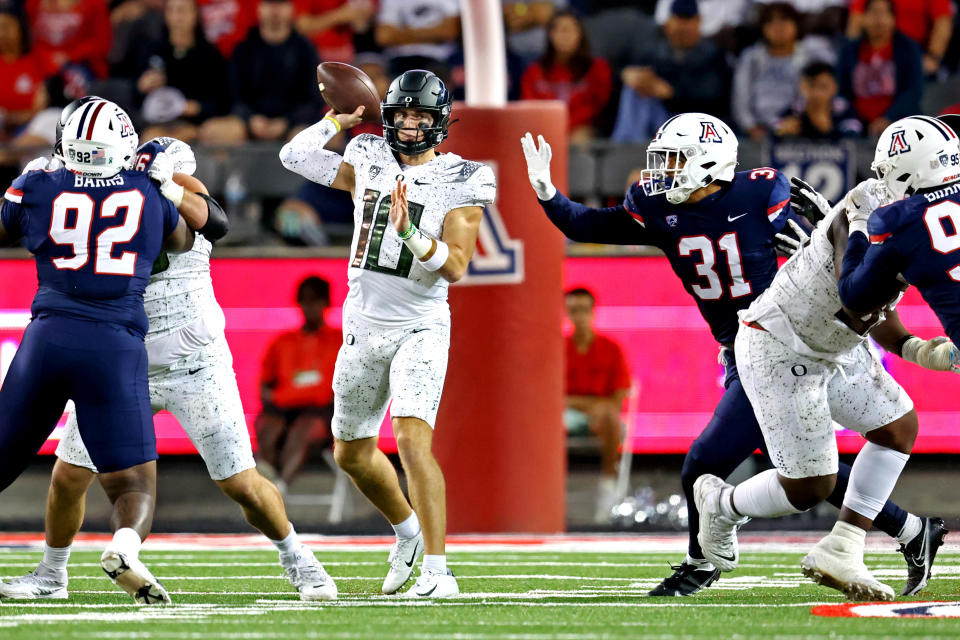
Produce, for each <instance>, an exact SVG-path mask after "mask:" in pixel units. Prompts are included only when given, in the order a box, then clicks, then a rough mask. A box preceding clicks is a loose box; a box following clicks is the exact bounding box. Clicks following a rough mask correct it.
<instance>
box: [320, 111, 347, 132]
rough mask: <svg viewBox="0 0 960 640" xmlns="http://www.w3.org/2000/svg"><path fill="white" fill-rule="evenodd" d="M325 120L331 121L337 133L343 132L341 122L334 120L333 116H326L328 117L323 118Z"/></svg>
mask: <svg viewBox="0 0 960 640" xmlns="http://www.w3.org/2000/svg"><path fill="white" fill-rule="evenodd" d="M323 119H324V120H329V121H330V122H332V123H333V125H334V126H335V127H336V128H337V133H340V132H341V131H343V127H341V126H340V121H339V120H337V119H336V118H334V117H333V116H330V115H326V116H323Z"/></svg>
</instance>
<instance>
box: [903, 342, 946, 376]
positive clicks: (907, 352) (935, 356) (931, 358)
mask: <svg viewBox="0 0 960 640" xmlns="http://www.w3.org/2000/svg"><path fill="white" fill-rule="evenodd" d="M900 354H901V357H902V358H903V359H904V360H907V361H908V362H912V363H914V364H918V365H920V366H921V367H923V368H924V369H930V370H932V371H958V364H960V351H957V348H956V347H955V346H953V342H951V341H950V339H949V338H947V337H946V336H939V337H937V338H933V339H932V340H924V339H923V338H918V337H916V336H913V337H912V338H910V339H909V340H907V341H906V342H904V343H903V347H902V348H901V349H900ZM958 372H960V371H958Z"/></svg>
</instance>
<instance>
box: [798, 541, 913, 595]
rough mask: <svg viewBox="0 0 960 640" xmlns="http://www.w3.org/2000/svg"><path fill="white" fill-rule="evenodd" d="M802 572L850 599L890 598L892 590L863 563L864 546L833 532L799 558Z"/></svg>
mask: <svg viewBox="0 0 960 640" xmlns="http://www.w3.org/2000/svg"><path fill="white" fill-rule="evenodd" d="M800 568H801V569H802V570H803V575H805V576H807V577H808V578H810V579H811V580H813V581H814V582H816V583H817V584H822V585H823V586H825V587H830V588H831V589H836V590H837V591H841V592H843V594H844V595H845V596H847V598H849V599H850V600H861V601H875V600H885V601H891V600H893V597H894V594H893V589H891V588H890V587H889V586H887V585H885V584H884V583H882V582H880V581H879V580H877V579H876V578H874V577H873V575H872V574H871V573H870V570H869V569H867V565H865V564H864V563H863V545H862V544H856V543H854V542H851V541H850V540H846V539H844V538H841V537H839V536H837V535H835V534H833V533H831V534H829V535H827V536H825V537H824V538H822V539H821V540H820V542H818V543H817V544H816V545H815V546H814V547H813V549H811V550H810V553H808V554H807V555H806V557H804V559H803V560H801V561H800Z"/></svg>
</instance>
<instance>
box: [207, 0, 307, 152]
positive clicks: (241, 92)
mask: <svg viewBox="0 0 960 640" xmlns="http://www.w3.org/2000/svg"><path fill="white" fill-rule="evenodd" d="M257 13H258V15H259V18H260V24H259V26H258V27H257V28H255V29H251V30H250V33H249V35H248V36H247V39H246V40H244V41H243V42H241V43H240V44H239V45H237V48H236V50H235V51H234V52H233V56H232V57H231V58H230V63H229V65H228V66H229V76H230V85H231V88H232V92H233V100H234V103H233V115H232V116H228V117H225V118H214V119H212V120H208V121H207V122H206V123H204V126H203V130H202V132H201V137H202V138H203V139H204V141H205V142H209V143H213V144H217V143H219V144H238V143H240V142H243V141H244V140H245V139H246V138H247V137H248V136H249V138H250V139H251V140H285V139H286V138H287V137H289V135H290V134H291V132H292V130H293V129H295V128H297V127H299V126H302V125H306V124H308V123H312V122H314V121H316V120H317V119H318V118H319V116H320V108H319V107H320V96H319V94H318V92H317V83H316V73H317V63H318V61H317V52H316V49H315V48H314V46H313V44H312V43H311V42H310V41H309V40H307V39H306V38H305V37H304V36H302V35H300V34H299V33H298V32H297V31H296V30H294V28H293V3H292V2H290V0H260V3H259V5H258V7H257Z"/></svg>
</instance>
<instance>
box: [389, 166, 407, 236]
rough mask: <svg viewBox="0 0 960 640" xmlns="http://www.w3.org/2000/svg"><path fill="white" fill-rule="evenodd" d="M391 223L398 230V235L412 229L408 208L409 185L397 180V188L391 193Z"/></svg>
mask: <svg viewBox="0 0 960 640" xmlns="http://www.w3.org/2000/svg"><path fill="white" fill-rule="evenodd" d="M389 215H390V222H392V223H393V227H394V228H395V229H396V230H397V233H399V234H401V235H402V234H403V233H404V232H405V231H406V230H407V229H409V228H410V213H409V208H408V206H407V184H406V183H405V182H403V181H402V180H397V186H396V187H394V189H393V191H391V192H390V214H389Z"/></svg>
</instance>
